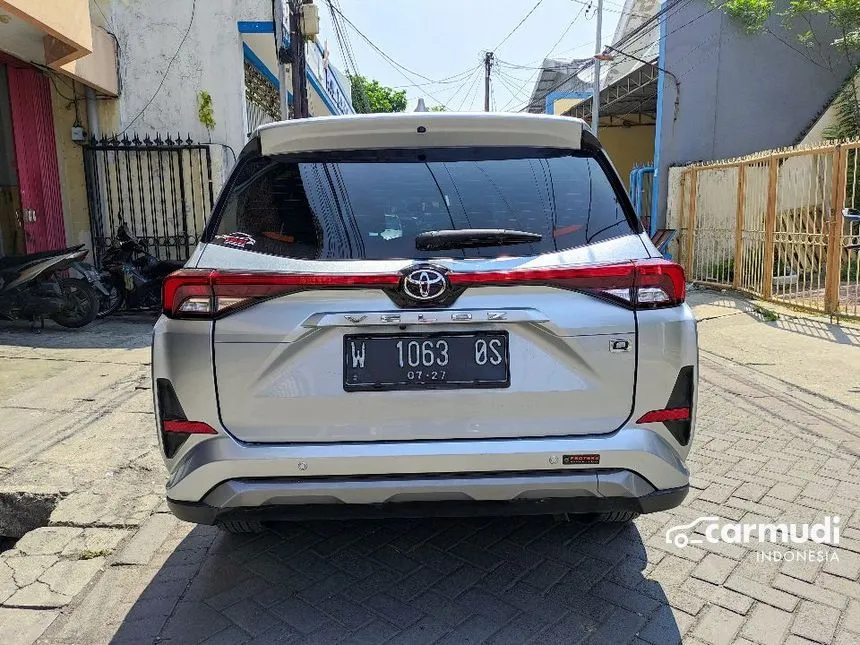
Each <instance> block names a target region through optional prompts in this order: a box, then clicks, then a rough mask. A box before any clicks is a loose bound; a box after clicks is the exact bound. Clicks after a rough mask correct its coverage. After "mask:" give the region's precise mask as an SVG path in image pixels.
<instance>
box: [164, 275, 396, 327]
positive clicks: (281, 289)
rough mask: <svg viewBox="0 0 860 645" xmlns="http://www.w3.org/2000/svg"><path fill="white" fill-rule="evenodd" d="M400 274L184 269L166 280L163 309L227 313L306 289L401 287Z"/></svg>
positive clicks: (189, 314) (185, 314)
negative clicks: (398, 285)
mask: <svg viewBox="0 0 860 645" xmlns="http://www.w3.org/2000/svg"><path fill="white" fill-rule="evenodd" d="M399 282H400V276H399V275H396V274H391V275H388V274H369V275H356V274H309V273H304V274H303V273H262V272H253V271H219V270H217V269H215V270H213V269H181V270H179V271H176V272H175V273H171V274H170V275H169V276H167V277H166V278H165V279H164V285H163V293H162V303H163V305H162V311H163V312H164V315H166V316H168V317H170V318H204V319H211V318H217V317H219V316H223V315H225V314H227V313H229V312H231V311H235V310H237V309H241V308H244V307H247V306H250V305H252V304H254V303H255V302H259V301H261V300H268V299H269V298H275V297H278V296H283V295H286V294H289V293H294V292H296V291H303V290H306V289H348V288H374V287H377V288H378V287H390V286H397V284H398V283H399Z"/></svg>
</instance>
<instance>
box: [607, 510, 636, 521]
mask: <svg viewBox="0 0 860 645" xmlns="http://www.w3.org/2000/svg"><path fill="white" fill-rule="evenodd" d="M637 517H639V513H637V512H636V511H613V512H611V513H598V515H597V521H598V522H632V521H633V520H635V519H636V518H637Z"/></svg>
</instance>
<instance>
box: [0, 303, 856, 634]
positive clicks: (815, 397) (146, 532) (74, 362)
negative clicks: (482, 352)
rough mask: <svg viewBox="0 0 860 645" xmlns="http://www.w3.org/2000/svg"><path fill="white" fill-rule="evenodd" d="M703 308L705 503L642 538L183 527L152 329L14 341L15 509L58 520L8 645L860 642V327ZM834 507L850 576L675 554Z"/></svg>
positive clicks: (9, 410) (7, 449)
mask: <svg viewBox="0 0 860 645" xmlns="http://www.w3.org/2000/svg"><path fill="white" fill-rule="evenodd" d="M689 300H690V304H691V305H693V306H694V308H695V310H696V313H697V317H698V318H699V320H700V325H699V334H700V344H701V365H702V368H701V387H700V392H699V403H700V409H699V418H698V435H697V437H696V439H695V443H694V449H693V452H692V453H691V457H690V460H689V466H690V469H691V473H692V486H693V489H692V491H691V494H690V496H689V497H688V499H687V500H686V501H685V503H684V505H682V506H681V507H679V508H677V509H674V510H673V511H670V512H666V513H659V514H654V515H648V516H643V517H642V518H640V519H638V520H637V521H636V522H635V523H634V524H632V525H630V526H626V527H615V526H600V525H592V524H589V523H587V522H578V521H574V522H570V523H568V524H554V523H553V522H552V521H550V520H547V519H545V518H528V519H518V518H505V519H497V520H493V519H481V520H432V521H399V522H348V523H345V522H340V523H337V522H334V523H333V522H310V523H304V524H302V525H288V524H287V525H278V526H276V527H275V530H274V531H273V532H271V533H269V534H266V535H263V536H252V537H248V538H236V537H232V536H226V535H222V534H220V532H219V531H217V530H216V529H212V528H211V527H194V526H192V525H188V524H184V523H181V522H178V521H177V520H175V519H174V518H173V517H172V516H171V515H170V514H169V513H166V512H165V508H164V506H163V505H162V503H161V500H162V494H163V481H164V470H163V467H162V465H161V463H160V459H159V458H158V455H157V451H156V446H155V433H154V431H153V427H154V421H153V419H152V412H151V390H150V389H149V383H148V371H149V352H148V344H149V332H150V327H149V324H148V321H145V320H142V321H141V320H121V319H117V320H115V321H112V322H107V323H100V324H98V325H97V326H95V327H93V328H92V330H90V331H87V332H86V333H78V334H72V333H69V332H66V331H64V330H52V331H46V333H45V334H43V335H42V336H32V335H31V334H30V332H29V331H28V330H27V329H26V328H21V329H14V330H12V331H3V332H0V361H2V367H0V400H2V401H3V404H2V406H0V419H4V420H7V423H6V424H3V425H2V426H0V432H3V433H4V437H3V438H4V441H3V442H2V447H0V467H3V469H4V470H3V472H2V476H0V509H2V508H3V505H4V504H7V503H8V504H9V508H16V506H14V505H15V504H18V505H20V503H21V498H20V496H21V495H31V497H30V498H28V501H34V500H35V501H37V502H38V504H31V505H30V506H31V507H32V508H37V507H39V508H43V509H44V510H43V511H41V512H42V513H47V516H46V517H43V518H41V519H40V518H29V519H30V521H36V520H39V521H41V520H45V521H46V522H47V526H46V527H44V528H40V529H36V530H35V531H31V532H29V533H27V535H25V536H24V537H23V538H22V539H20V540H19V541H18V542H17V544H16V545H15V547H14V548H13V549H11V550H9V551H6V552H5V553H3V554H2V555H0V599H2V602H0V642H2V643H4V644H6V643H26V644H28V645H29V643H32V642H34V641H38V642H40V643H50V644H71V643H108V642H115V643H153V642H176V643H183V644H184V643H193V642H207V643H208V642H211V643H214V642H220V643H247V642H254V643H258V642H259V643H285V642H290V643H293V642H302V643H312V642H319V643H333V642H343V643H355V642H366V643H381V642H386V643H400V642H402V643H410V644H412V643H421V642H426V643H435V642H439V643H466V642H468V643H475V642H493V643H503V642H507V643H524V642H541V643H543V642H547V643H550V642H551V643H567V642H579V641H580V640H582V641H585V640H588V642H611V643H622V642H633V641H635V642H638V643H642V642H648V643H653V644H655V645H663V644H664V643H671V642H678V641H680V640H681V639H682V638H683V639H684V642H690V643H711V644H713V645H720V644H722V643H730V642H756V643H771V642H772V643H780V642H792V643H795V644H801V643H809V642H818V643H831V642H832V643H840V644H843V645H847V644H848V643H856V642H860V511H858V510H857V509H858V508H860V458H859V457H860V414H858V413H860V398H858V395H860V328H858V327H857V326H854V325H850V324H846V325H842V326H836V325H830V324H829V323H827V322H826V321H823V320H818V319H814V318H808V317H796V315H794V314H783V315H782V316H781V317H780V318H779V320H776V321H773V322H766V321H764V320H763V319H762V317H761V315H760V314H758V313H756V312H755V311H754V309H753V305H752V304H751V303H749V302H747V301H746V300H743V299H739V298H735V297H732V296H730V295H729V294H725V293H716V292H709V291H693V292H691V293H690V298H689ZM11 370H15V372H16V375H10V373H9V372H10V371H11ZM16 495H17V496H19V497H18V498H17V499H16V498H14V496H16ZM39 504H41V506H39ZM823 514H837V515H841V516H842V518H843V532H842V538H843V539H842V541H841V543H840V545H839V546H838V547H834V550H835V551H836V552H837V554H838V556H839V561H838V562H827V563H808V562H807V563H801V562H783V563H773V562H771V563H761V562H758V561H757V559H756V558H757V555H756V551H755V549H752V548H749V547H748V546H746V545H744V546H737V545H728V544H717V545H711V544H706V545H701V546H696V547H692V546H691V547H687V548H686V549H683V550H679V549H677V548H675V547H673V546H671V545H667V544H666V543H665V539H664V534H665V530H666V528H667V527H669V526H672V525H675V524H679V523H683V522H689V521H691V520H692V519H695V518H696V517H699V516H703V515H718V516H720V517H723V518H726V519H730V520H733V521H741V520H744V521H777V520H779V521H795V522H800V521H811V520H813V519H815V518H820V516H822V515H823ZM4 517H5V521H6V522H12V521H13V520H14V517H16V515H15V514H14V513H11V514H10V513H6V514H5V515H4V514H2V513H0V521H2V520H3V519H4ZM20 529H21V527H19V530H20Z"/></svg>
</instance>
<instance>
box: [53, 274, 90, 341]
mask: <svg viewBox="0 0 860 645" xmlns="http://www.w3.org/2000/svg"><path fill="white" fill-rule="evenodd" d="M57 283H58V284H59V285H60V289H61V290H62V291H63V294H64V295H65V296H66V297H67V298H68V299H69V301H70V302H71V303H72V306H71V308H69V309H66V310H65V311H61V312H60V313H56V314H54V315H53V316H51V320H53V321H54V322H55V323H57V324H58V325H62V326H63V327H70V328H72V329H75V328H77V327H84V326H85V325H89V324H90V323H91V322H92V321H94V320H95V319H96V315H97V314H98V313H99V297H98V295H97V294H96V290H95V289H93V288H92V287H91V286H90V283H89V282H87V281H86V280H80V279H78V278H61V279H59V280H57Z"/></svg>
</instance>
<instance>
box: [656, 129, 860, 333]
mask: <svg viewBox="0 0 860 645" xmlns="http://www.w3.org/2000/svg"><path fill="white" fill-rule="evenodd" d="M858 165H860V141H846V142H842V143H830V144H822V145H816V146H811V147H795V148H782V149H779V150H767V151H763V152H760V153H756V154H753V155H749V156H747V157H741V158H737V159H727V160H721V161H714V162H707V163H700V164H694V165H691V166H687V167H686V168H684V169H683V171H682V172H681V173H679V174H678V175H677V176H676V181H678V182H679V184H678V185H677V186H675V187H670V191H674V194H676V195H677V196H678V202H679V206H680V208H679V211H680V224H681V227H680V228H681V231H680V243H679V257H680V260H681V262H683V264H684V266H685V268H686V271H687V277H688V279H690V280H693V281H696V282H701V283H706V284H713V285H717V286H721V287H732V288H735V289H738V290H740V291H745V292H748V293H751V294H754V295H756V296H758V297H760V298H762V299H764V300H772V301H776V302H781V303H784V304H787V305H791V306H793V307H797V308H801V309H806V310H810V311H816V312H823V313H827V314H830V315H831V316H837V317H838V316H853V317H858V316H860V260H858V251H860V173H858Z"/></svg>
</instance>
